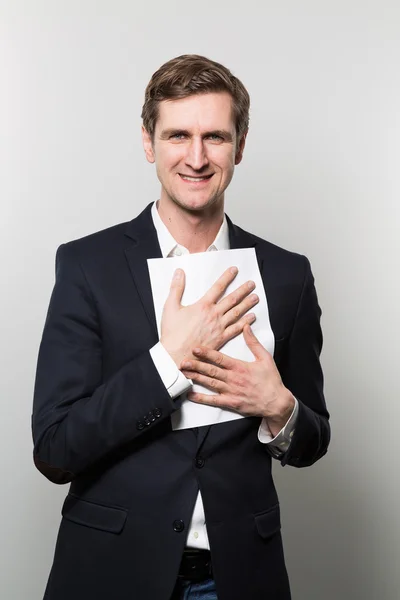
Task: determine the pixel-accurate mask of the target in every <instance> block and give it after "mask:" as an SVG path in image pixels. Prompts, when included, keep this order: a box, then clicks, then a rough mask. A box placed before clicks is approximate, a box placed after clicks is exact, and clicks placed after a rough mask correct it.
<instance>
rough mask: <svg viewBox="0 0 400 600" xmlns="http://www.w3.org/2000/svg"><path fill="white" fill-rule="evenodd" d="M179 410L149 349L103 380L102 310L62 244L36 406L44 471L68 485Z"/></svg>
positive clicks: (37, 454) (37, 455) (38, 460)
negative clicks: (98, 310) (106, 456)
mask: <svg viewBox="0 0 400 600" xmlns="http://www.w3.org/2000/svg"><path fill="white" fill-rule="evenodd" d="M178 407H179V403H178V404H177V403H175V402H174V401H173V400H172V399H171V397H170V395H169V393H168V391H167V389H166V388H165V386H164V384H163V382H162V380H161V377H160V375H159V374H158V371H157V369H156V367H155V365H154V362H153V360H152V358H151V356H150V353H149V352H148V351H146V352H144V353H142V354H140V355H138V356H136V357H134V358H132V360H130V361H129V362H127V364H125V365H124V366H123V367H122V368H120V370H119V371H117V372H116V373H114V375H113V376H112V377H110V378H109V379H107V381H103V375H102V340H101V328H100V323H99V316H98V313H97V307H96V304H95V302H94V299H93V297H92V296H91V292H90V290H89V286H88V284H87V281H86V278H85V275H84V273H83V270H82V268H81V266H80V264H79V262H78V261H77V260H76V258H75V257H74V253H73V249H72V248H71V245H70V244H66V245H63V246H60V248H59V249H58V251H57V257H56V282H55V286H54V289H53V293H52V296H51V300H50V305H49V309H48V313H47V318H46V322H45V326H44V331H43V336H42V341H41V344H40V349H39V357H38V364H37V372H36V381H35V391H34V401H33V414H32V433H33V441H34V462H35V465H36V466H37V468H38V469H39V471H41V473H43V475H45V476H46V477H47V478H48V479H49V480H50V481H52V482H54V483H67V482H70V481H72V480H73V479H74V478H75V477H76V476H77V475H78V474H79V473H81V472H82V471H84V470H86V469H88V468H89V467H90V466H92V465H93V464H94V463H95V462H96V461H98V460H99V459H101V458H102V457H104V456H105V455H106V454H108V453H109V452H111V451H112V450H114V449H116V448H118V447H119V446H121V445H123V444H125V443H127V442H130V441H132V440H134V439H135V438H138V437H139V436H143V435H145V434H146V433H147V432H148V431H150V430H152V429H153V428H154V427H155V426H157V425H158V424H159V423H161V422H162V421H163V420H164V419H167V418H168V417H169V416H170V415H171V413H172V412H173V411H174V410H176V409H177V408H178Z"/></svg>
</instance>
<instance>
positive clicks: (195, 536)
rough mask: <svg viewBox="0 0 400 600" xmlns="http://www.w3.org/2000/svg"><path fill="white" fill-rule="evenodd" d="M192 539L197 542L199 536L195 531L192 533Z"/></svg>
mask: <svg viewBox="0 0 400 600" xmlns="http://www.w3.org/2000/svg"><path fill="white" fill-rule="evenodd" d="M193 537H194V538H195V539H196V540H197V538H198V537H199V534H198V533H197V531H195V532H194V534H193Z"/></svg>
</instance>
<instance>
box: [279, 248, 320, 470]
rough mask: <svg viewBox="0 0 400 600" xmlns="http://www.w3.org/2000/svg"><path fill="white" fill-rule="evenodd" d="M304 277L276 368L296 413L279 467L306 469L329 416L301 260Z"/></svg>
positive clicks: (314, 302)
mask: <svg viewBox="0 0 400 600" xmlns="http://www.w3.org/2000/svg"><path fill="white" fill-rule="evenodd" d="M303 259H304V265H305V275H304V282H303V287H302V291H301V294H300V298H299V302H298V307H297V314H296V317H295V321H294V325H293V328H292V331H291V333H290V336H289V339H288V343H287V348H286V352H285V355H284V357H283V361H282V365H281V368H280V372H281V377H282V381H283V383H284V385H285V386H286V387H287V388H288V389H289V390H290V391H291V392H292V394H293V395H294V396H295V397H296V398H297V400H298V402H299V412H298V416H297V421H296V425H295V430H294V434H293V438H292V441H291V443H290V446H289V449H288V450H287V451H286V452H285V453H284V454H283V455H282V456H279V459H280V461H281V464H282V465H283V466H284V465H286V464H289V465H291V466H295V467H307V466H310V465H312V464H313V463H315V462H316V461H317V460H318V459H320V458H321V457H322V456H323V455H324V454H325V453H326V452H327V449H328V445H329V441H330V426H329V413H328V411H327V409H326V404H325V399H324V393H323V374H322V368H321V363H320V358H319V357H320V353H321V349H322V332H321V327H320V317H321V309H320V307H319V305H318V299H317V294H316V291H315V287H314V278H313V275H312V272H311V267H310V263H309V261H308V260H307V259H306V258H305V257H303Z"/></svg>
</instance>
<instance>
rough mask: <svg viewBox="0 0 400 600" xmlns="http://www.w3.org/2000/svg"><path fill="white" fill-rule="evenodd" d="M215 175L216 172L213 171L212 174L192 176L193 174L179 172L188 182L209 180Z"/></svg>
mask: <svg viewBox="0 0 400 600" xmlns="http://www.w3.org/2000/svg"><path fill="white" fill-rule="evenodd" d="M213 175H214V173H211V175H203V176H202V177H192V176H191V175H183V174H182V173H179V177H180V178H181V179H182V180H183V181H186V182H187V183H204V182H206V181H209V180H210V179H211V177H212V176H213Z"/></svg>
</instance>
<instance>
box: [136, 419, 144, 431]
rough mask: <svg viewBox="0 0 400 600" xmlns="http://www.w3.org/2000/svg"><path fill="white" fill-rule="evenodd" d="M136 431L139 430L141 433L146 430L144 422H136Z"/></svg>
mask: <svg viewBox="0 0 400 600" xmlns="http://www.w3.org/2000/svg"><path fill="white" fill-rule="evenodd" d="M136 429H138V430H139V431H141V430H142V429H144V423H143V421H137V422H136Z"/></svg>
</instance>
